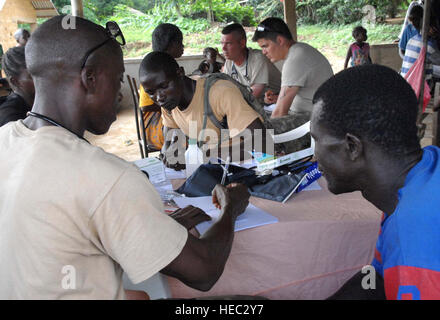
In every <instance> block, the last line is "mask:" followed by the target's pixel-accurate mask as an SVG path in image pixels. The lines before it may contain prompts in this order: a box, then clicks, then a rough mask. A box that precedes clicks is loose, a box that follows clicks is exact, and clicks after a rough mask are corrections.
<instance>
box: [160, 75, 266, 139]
mask: <svg viewBox="0 0 440 320" xmlns="http://www.w3.org/2000/svg"><path fill="white" fill-rule="evenodd" d="M204 84H205V79H203V78H202V79H199V80H197V84H196V91H195V93H194V97H193V99H192V100H191V103H190V104H189V106H188V108H186V109H185V110H183V111H181V110H180V109H179V108H178V107H176V108H174V109H173V110H172V111H171V114H170V113H168V112H167V111H166V110H163V111H162V117H163V124H164V126H166V127H168V128H180V129H181V130H182V131H183V133H185V135H186V136H187V137H190V138H192V139H195V138H198V139H199V140H200V139H201V135H200V132H201V131H202V129H203V114H204V101H203V100H204V94H205V88H204ZM209 102H210V104H211V108H212V111H213V113H214V115H215V117H216V118H217V120H219V121H222V119H223V117H224V116H226V119H227V122H228V128H229V134H230V137H231V138H233V137H235V136H237V135H238V134H240V133H241V132H242V131H244V129H246V128H247V127H248V126H249V125H250V124H251V123H252V122H253V121H254V120H255V119H257V118H260V119H261V117H260V115H259V114H258V113H257V112H256V111H255V110H254V109H252V107H251V106H249V105H248V104H247V102H246V100H244V98H243V96H242V95H241V92H240V89H238V88H237V86H236V85H235V84H233V83H232V82H230V81H227V80H218V81H217V82H216V83H214V85H213V86H212V87H211V89H210V91H209ZM190 124H192V126H190ZM206 129H207V130H206V131H205V135H204V139H203V141H204V142H207V141H208V140H209V141H208V143H209V144H210V145H211V144H216V143H218V141H219V137H220V129H219V128H217V127H216V126H215V125H214V124H213V123H212V122H211V120H210V119H209V117H208V118H207V121H206ZM208 137H209V139H208Z"/></svg>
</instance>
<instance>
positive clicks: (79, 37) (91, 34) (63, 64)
mask: <svg viewBox="0 0 440 320" xmlns="http://www.w3.org/2000/svg"><path fill="white" fill-rule="evenodd" d="M66 18H68V16H66V15H59V16H55V17H53V18H51V19H49V20H47V21H45V22H44V23H43V24H41V25H40V26H39V27H38V28H37V29H36V30H35V31H34V32H33V34H32V37H30V39H29V42H28V43H27V45H26V64H27V67H28V68H27V69H28V71H29V73H30V74H31V75H32V77H33V78H34V80H35V79H36V77H40V76H42V75H44V74H46V75H48V74H51V75H54V73H53V71H55V70H56V71H59V72H60V73H59V74H60V75H63V74H65V73H66V72H67V71H75V72H76V71H78V72H80V71H81V65H82V63H83V58H84V57H85V54H86V53H87V51H89V50H90V49H91V48H93V47H95V46H96V45H98V44H100V43H102V42H103V41H105V40H108V39H109V36H108V34H107V32H106V30H105V29H104V28H103V27H102V26H100V25H97V24H95V23H93V22H91V21H89V20H87V19H83V18H80V17H71V19H74V20H75V28H65V25H64V21H65V19H66ZM113 57H118V58H121V59H122V49H121V47H120V45H119V44H118V43H117V42H116V41H114V40H113V41H109V42H107V43H106V44H105V45H104V46H102V47H100V48H99V49H98V50H96V51H94V52H93V53H92V54H91V55H90V57H89V58H88V60H87V65H92V64H93V65H104V64H105V61H107V59H110V58H113ZM59 79H62V77H59Z"/></svg>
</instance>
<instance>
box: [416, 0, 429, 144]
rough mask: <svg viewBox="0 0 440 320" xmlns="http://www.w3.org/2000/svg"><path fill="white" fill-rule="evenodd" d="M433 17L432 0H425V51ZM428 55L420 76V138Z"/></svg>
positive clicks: (422, 128) (423, 38)
mask: <svg viewBox="0 0 440 320" xmlns="http://www.w3.org/2000/svg"><path fill="white" fill-rule="evenodd" d="M430 18H431V0H425V5H424V8H423V28H422V41H423V47H424V48H425V52H427V51H428V32H429V22H430ZM425 67H426V55H425V65H424V66H423V72H422V76H421V78H420V95H419V110H418V115H417V127H418V128H419V138H420V139H422V138H423V135H424V126H423V124H422V121H423V96H424V93H425V79H426V72H425Z"/></svg>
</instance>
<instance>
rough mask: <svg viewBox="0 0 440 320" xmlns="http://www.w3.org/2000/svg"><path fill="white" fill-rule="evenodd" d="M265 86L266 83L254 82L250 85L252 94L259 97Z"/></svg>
mask: <svg viewBox="0 0 440 320" xmlns="http://www.w3.org/2000/svg"><path fill="white" fill-rule="evenodd" d="M265 87H266V85H265V84H262V83H261V84H260V83H256V84H254V85H253V86H251V89H252V95H253V96H254V97H255V98H257V99H258V98H260V97H261V95H262V94H263V92H264V88H265Z"/></svg>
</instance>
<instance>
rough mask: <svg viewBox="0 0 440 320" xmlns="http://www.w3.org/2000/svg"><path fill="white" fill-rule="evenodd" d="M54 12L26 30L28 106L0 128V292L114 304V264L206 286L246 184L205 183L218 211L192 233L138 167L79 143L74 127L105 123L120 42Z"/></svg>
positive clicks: (137, 274) (140, 274)
mask: <svg viewBox="0 0 440 320" xmlns="http://www.w3.org/2000/svg"><path fill="white" fill-rule="evenodd" d="M64 18H65V17H64V16H57V17H54V18H52V19H50V20H48V21H46V22H45V23H43V24H42V25H41V26H40V27H39V28H38V29H37V30H36V31H35V32H34V33H33V35H32V37H31V39H30V40H29V42H28V44H27V46H26V64H27V67H28V70H29V72H30V74H31V75H32V77H33V80H34V82H35V89H36V98H35V102H34V105H33V108H32V111H31V112H30V113H29V114H28V117H27V118H26V119H24V120H19V121H17V122H10V123H8V124H7V125H5V126H3V127H1V128H0V150H1V152H0V173H1V175H2V179H1V180H0V230H2V231H1V232H0V283H1V285H0V299H124V298H126V297H130V296H129V295H128V296H127V295H126V293H125V291H124V289H123V282H122V272H123V270H124V271H125V272H126V273H127V275H128V277H129V278H130V280H131V281H132V282H133V283H139V282H141V281H144V280H146V279H148V278H149V277H151V276H152V275H154V274H155V273H157V272H159V271H161V272H162V273H164V274H167V275H170V276H173V277H176V278H178V279H180V280H181V281H182V282H184V283H185V284H187V285H188V286H190V287H193V288H196V289H198V290H208V289H209V288H211V287H212V286H213V285H214V283H215V282H216V281H217V279H218V278H219V277H220V275H221V273H222V271H223V268H224V265H225V263H226V260H227V257H228V256H229V252H230V249H231V244H232V239H233V234H234V228H233V226H234V221H235V218H236V217H237V215H238V214H240V213H241V212H243V211H244V209H245V208H246V206H247V203H248V197H249V195H248V193H247V190H246V188H245V187H243V186H234V187H231V188H228V189H225V188H223V187H221V186H217V187H216V189H214V192H213V195H214V196H213V201H214V203H215V204H216V205H217V206H218V207H221V209H222V215H221V218H220V220H219V221H218V222H217V223H216V224H214V226H213V227H212V229H210V230H209V232H208V233H207V234H205V235H204V236H203V238H196V237H194V236H193V235H191V234H189V233H188V231H187V228H185V227H184V226H183V225H181V224H179V223H177V222H176V221H175V220H173V219H172V218H170V217H169V216H168V215H166V214H165V213H164V209H163V204H162V202H161V199H160V197H159V195H158V193H157V192H156V191H155V189H154V187H153V186H152V185H151V183H150V182H149V181H148V179H147V178H146V176H145V175H144V174H143V173H142V172H141V171H140V170H139V169H137V168H136V167H135V166H134V165H133V164H131V163H128V162H126V161H124V160H122V159H120V158H118V157H116V156H114V155H111V154H109V153H106V152H105V151H104V150H102V149H101V148H98V147H94V146H92V145H90V144H89V143H88V142H87V141H86V140H85V139H84V138H83V135H84V132H85V130H88V131H90V132H92V133H94V134H104V133H106V132H107V131H108V129H109V127H110V125H111V124H112V122H113V121H115V120H116V110H117V104H118V96H119V92H120V88H121V83H120V82H121V79H122V77H123V74H124V71H125V70H124V63H123V57H122V50H121V48H120V45H121V44H124V43H125V40H123V35H122V32H120V29H119V27H118V26H117V24H116V23H107V26H106V29H104V28H102V27H101V26H98V25H96V24H94V23H92V22H90V21H88V20H85V19H81V18H75V19H76V25H75V28H74V29H65V28H63V19H64ZM72 48H74V49H75V50H72Z"/></svg>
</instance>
